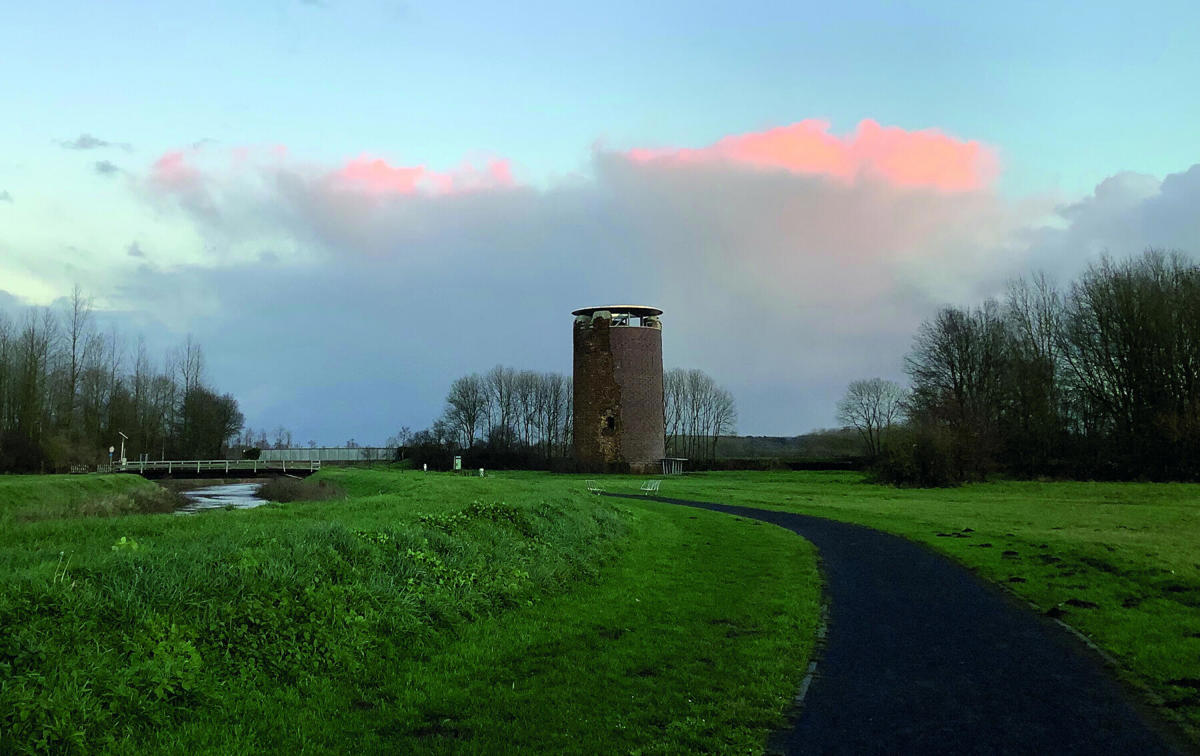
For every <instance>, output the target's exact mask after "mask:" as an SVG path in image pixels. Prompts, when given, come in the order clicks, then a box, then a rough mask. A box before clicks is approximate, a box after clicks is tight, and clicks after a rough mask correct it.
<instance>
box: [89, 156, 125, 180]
mask: <svg viewBox="0 0 1200 756" xmlns="http://www.w3.org/2000/svg"><path fill="white" fill-rule="evenodd" d="M93 167H94V168H95V170H96V173H99V174H100V175H101V176H112V175H114V174H117V173H120V172H121V169H120V168H119V167H118V166H117V165H116V164H115V163H111V162H109V161H107V160H97V161H96V163H95V165H94V166H93Z"/></svg>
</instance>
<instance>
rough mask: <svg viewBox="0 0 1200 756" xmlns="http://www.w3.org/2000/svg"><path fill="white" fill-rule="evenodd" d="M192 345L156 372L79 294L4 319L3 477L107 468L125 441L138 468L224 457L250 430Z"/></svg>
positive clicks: (0, 317)
mask: <svg viewBox="0 0 1200 756" xmlns="http://www.w3.org/2000/svg"><path fill="white" fill-rule="evenodd" d="M204 372H205V371H204V354H203V351H202V350H201V348H200V345H199V344H198V343H196V342H195V341H193V340H192V338H191V336H188V338H187V339H186V340H185V342H184V343H183V344H182V345H181V346H180V347H179V348H177V349H173V350H170V351H169V352H168V354H167V355H166V359H165V360H164V361H163V362H162V364H161V365H158V366H156V365H154V364H152V362H151V360H150V357H149V355H148V353H147V350H146V347H145V344H144V342H143V341H142V340H141V339H140V338H139V339H138V342H137V346H136V347H135V348H134V349H133V350H132V351H130V350H129V349H128V347H127V344H126V342H125V341H124V339H123V337H122V336H121V334H120V333H118V332H117V331H116V329H115V328H113V329H110V330H108V331H106V332H101V331H99V330H97V327H96V323H95V319H94V314H93V309H92V303H91V300H90V299H88V298H87V297H85V296H84V294H83V292H82V290H81V289H80V287H78V286H76V287H75V288H74V290H73V291H72V293H71V295H70V297H68V298H64V299H63V300H60V301H59V303H58V304H57V305H56V306H55V307H28V308H23V311H20V312H17V313H14V314H9V313H7V312H5V311H4V310H0V472H66V471H68V470H69V469H70V468H71V467H73V466H76V465H80V466H88V467H91V466H94V465H97V464H100V463H103V462H107V461H108V458H109V452H108V448H109V447H110V446H113V447H116V448H117V449H118V451H117V452H115V453H114V454H113V455H112V456H113V459H116V458H117V457H118V456H119V449H120V446H121V437H120V435H119V433H124V434H125V435H126V436H128V437H129V440H127V441H126V442H125V452H126V456H127V457H128V458H130V459H134V458H136V457H137V456H138V455H139V454H147V455H149V456H150V458H151V459H160V458H165V459H197V458H214V459H215V458H219V457H221V456H223V452H224V448H225V444H226V441H227V440H228V439H229V438H231V437H232V436H233V435H234V434H236V433H237V432H238V431H239V430H241V427H242V413H241V412H240V410H239V409H238V404H237V401H236V400H235V399H234V398H233V397H232V396H231V395H229V394H219V393H217V391H216V390H215V389H213V388H212V387H211V386H209V385H208V384H207V383H206V381H205V375H204Z"/></svg>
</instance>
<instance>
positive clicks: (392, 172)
mask: <svg viewBox="0 0 1200 756" xmlns="http://www.w3.org/2000/svg"><path fill="white" fill-rule="evenodd" d="M329 178H330V180H331V181H332V182H333V184H334V185H335V186H336V187H338V188H340V189H349V190H355V191H360V192H363V193H365V194H369V195H374V196H387V195H395V194H415V193H417V192H418V191H426V192H429V193H432V194H458V193H462V192H471V191H481V190H485V189H498V188H509V187H512V186H514V185H515V182H514V181H513V177H512V169H511V167H510V165H509V162H508V161H507V160H500V159H497V160H492V161H489V162H488V164H487V165H486V166H485V167H484V169H483V170H479V169H477V168H475V167H474V166H472V165H469V164H464V165H463V166H462V167H461V168H458V169H455V170H452V171H449V172H444V173H443V172H439V171H431V170H429V169H428V168H426V167H425V166H423V165H417V166H411V167H410V166H398V165H396V166H394V165H391V164H389V163H388V162H387V161H386V160H384V159H382V158H374V157H371V156H369V155H366V154H363V155H360V156H359V157H357V158H353V159H351V160H347V161H346V163H345V164H344V165H343V166H342V167H341V168H339V169H338V170H336V171H334V172H333V173H331V174H329Z"/></svg>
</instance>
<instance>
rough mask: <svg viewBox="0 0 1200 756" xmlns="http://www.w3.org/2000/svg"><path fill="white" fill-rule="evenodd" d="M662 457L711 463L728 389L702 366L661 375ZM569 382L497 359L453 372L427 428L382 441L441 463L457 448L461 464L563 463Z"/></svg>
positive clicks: (570, 435)
mask: <svg viewBox="0 0 1200 756" xmlns="http://www.w3.org/2000/svg"><path fill="white" fill-rule="evenodd" d="M663 394H664V396H663V400H664V403H663V415H664V417H663V420H664V425H665V428H666V444H665V448H664V449H663V456H687V457H688V458H690V459H694V460H697V461H700V460H707V461H711V460H712V459H713V458H714V457H715V455H716V440H717V438H719V436H720V435H721V434H722V433H728V432H732V430H733V429H734V426H735V425H736V422H737V408H736V404H735V402H734V399H733V395H732V394H730V393H729V391H727V390H726V389H724V388H722V387H720V386H718V385H717V384H716V382H715V381H714V380H713V379H712V378H711V377H710V376H708V375H707V374H706V373H704V372H703V371H702V370H695V369H693V370H684V369H682V368H675V369H672V370H668V371H666V372H665V373H664V374H663ZM573 416H574V382H573V380H572V378H571V376H568V375H563V374H561V373H554V372H549V373H539V372H536V371H532V370H517V369H515V368H511V367H506V366H503V365H497V366H496V367H494V368H492V369H491V370H489V371H487V372H486V373H482V374H481V373H470V374H468V375H464V376H462V377H459V378H456V379H455V380H454V381H453V382H452V383H451V384H450V388H449V390H448V391H447V393H446V403H445V407H444V409H443V411H442V414H441V415H440V416H439V417H438V419H437V420H435V421H434V422H433V423H432V424H431V425H430V427H428V428H426V429H424V430H421V431H417V432H415V433H414V432H412V431H411V430H410V429H408V428H402V429H401V430H400V432H399V433H397V434H396V435H395V436H393V437H392V438H390V439H388V445H389V446H395V447H396V448H397V453H398V454H400V455H403V456H405V457H406V458H410V459H412V460H413V461H414V463H416V464H423V463H429V464H432V465H434V466H435V467H441V466H444V465H445V460H446V459H447V457H448V455H450V454H453V453H454V452H462V453H463V456H464V457H465V458H466V459H464V462H465V463H466V465H467V466H468V467H532V468H555V469H566V468H567V467H569V461H570V460H571V459H572V458H573V455H574V448H573V447H574V427H573V422H574V417H573Z"/></svg>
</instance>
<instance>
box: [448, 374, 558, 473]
mask: <svg viewBox="0 0 1200 756" xmlns="http://www.w3.org/2000/svg"><path fill="white" fill-rule="evenodd" d="M572 410H573V398H572V386H571V379H570V378H569V377H568V376H565V375H562V374H559V373H538V372H535V371H532V370H516V369H514V368H510V367H505V366H503V365H497V366H496V367H494V368H492V369H491V370H489V371H487V372H486V373H483V374H479V373H471V374H470V375H464V376H462V377H461V378H457V379H455V381H454V382H453V383H451V384H450V390H449V392H448V393H447V395H446V407H445V410H444V411H443V413H442V416H441V418H440V419H439V420H438V421H437V422H435V423H434V426H433V427H432V428H430V429H429V431H427V432H430V433H432V434H433V436H434V437H435V438H433V439H431V440H434V441H436V442H440V443H452V444H455V445H457V446H458V447H460V448H463V449H471V448H473V447H475V446H476V445H483V446H486V447H487V448H488V449H489V450H491V451H493V452H498V453H519V454H526V455H531V456H533V457H536V458H539V459H542V460H549V459H552V458H556V457H565V456H569V454H570V450H571V439H572V436H571V424H572Z"/></svg>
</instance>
